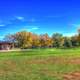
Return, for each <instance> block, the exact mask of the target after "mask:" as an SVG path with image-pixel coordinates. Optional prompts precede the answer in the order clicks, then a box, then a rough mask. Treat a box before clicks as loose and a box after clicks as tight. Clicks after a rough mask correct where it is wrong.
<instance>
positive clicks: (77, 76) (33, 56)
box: [0, 48, 80, 80]
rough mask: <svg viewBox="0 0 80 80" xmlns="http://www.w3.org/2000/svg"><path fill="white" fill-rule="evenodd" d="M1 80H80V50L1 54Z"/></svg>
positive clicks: (46, 50)
mask: <svg viewBox="0 0 80 80" xmlns="http://www.w3.org/2000/svg"><path fill="white" fill-rule="evenodd" d="M0 80H80V49H79V48H75V49H65V50H64V49H63V50H62V49H33V50H29V51H16V52H15V51H14V52H0Z"/></svg>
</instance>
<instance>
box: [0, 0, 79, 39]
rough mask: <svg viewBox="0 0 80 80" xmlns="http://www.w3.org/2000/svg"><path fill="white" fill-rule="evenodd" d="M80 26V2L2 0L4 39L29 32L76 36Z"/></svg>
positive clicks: (0, 24) (0, 27) (0, 22)
mask: <svg viewBox="0 0 80 80" xmlns="http://www.w3.org/2000/svg"><path fill="white" fill-rule="evenodd" d="M79 26H80V0H0V38H3V37H4V35H6V34H9V33H15V32H17V31H22V30H27V31H32V32H34V33H37V34H43V33H48V34H49V35H51V34H52V33H56V32H59V33H62V34H64V35H68V36H70V35H73V34H75V33H76V31H77V29H78V28H79Z"/></svg>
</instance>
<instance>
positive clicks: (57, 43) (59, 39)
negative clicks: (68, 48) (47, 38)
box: [52, 33, 63, 47]
mask: <svg viewBox="0 0 80 80" xmlns="http://www.w3.org/2000/svg"><path fill="white" fill-rule="evenodd" d="M52 39H53V47H62V46H63V35H62V34H60V33H54V34H53V35H52Z"/></svg>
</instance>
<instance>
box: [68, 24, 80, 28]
mask: <svg viewBox="0 0 80 80" xmlns="http://www.w3.org/2000/svg"><path fill="white" fill-rule="evenodd" d="M70 25H71V26H74V27H75V28H80V24H70Z"/></svg>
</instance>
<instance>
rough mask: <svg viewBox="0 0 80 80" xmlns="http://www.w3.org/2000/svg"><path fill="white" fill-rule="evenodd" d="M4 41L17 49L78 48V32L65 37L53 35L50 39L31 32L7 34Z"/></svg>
mask: <svg viewBox="0 0 80 80" xmlns="http://www.w3.org/2000/svg"><path fill="white" fill-rule="evenodd" d="M4 40H5V41H9V42H12V43H14V45H15V47H17V48H22V49H26V48H52V47H55V48H72V47H79V46H80V30H78V34H77V35H74V36H71V37H67V36H63V35H62V34H60V33H54V34H53V35H52V36H51V37H50V36H49V35H48V34H47V33H45V34H41V35H38V34H35V33H32V32H27V31H21V32H17V33H15V34H8V35H6V36H5V38H4Z"/></svg>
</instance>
